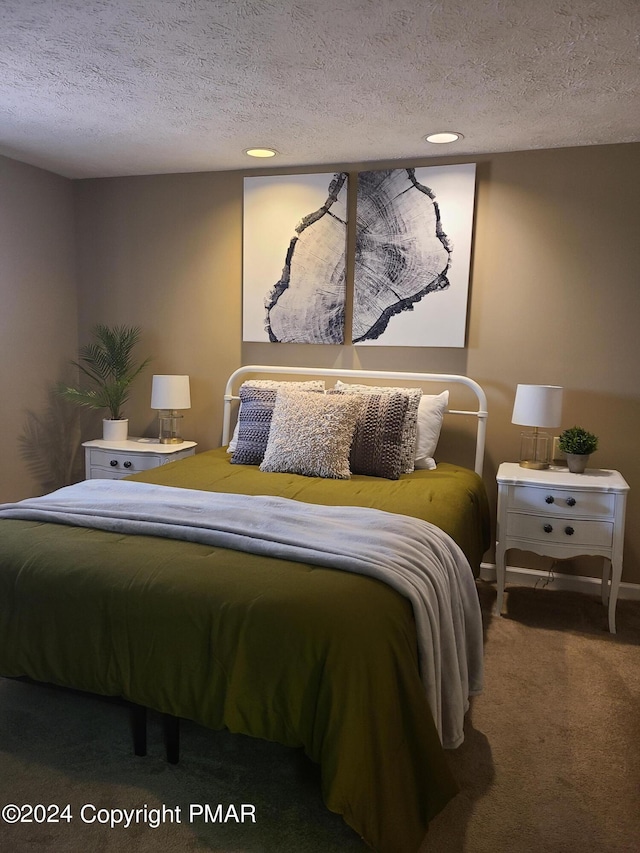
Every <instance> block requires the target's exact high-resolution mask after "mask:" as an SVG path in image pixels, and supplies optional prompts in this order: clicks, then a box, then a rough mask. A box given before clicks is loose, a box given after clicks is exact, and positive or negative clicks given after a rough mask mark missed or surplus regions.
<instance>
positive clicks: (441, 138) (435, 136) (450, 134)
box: [425, 130, 464, 145]
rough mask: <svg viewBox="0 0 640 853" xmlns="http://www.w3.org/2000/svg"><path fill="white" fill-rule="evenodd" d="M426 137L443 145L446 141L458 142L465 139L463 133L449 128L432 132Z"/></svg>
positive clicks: (429, 140)
mask: <svg viewBox="0 0 640 853" xmlns="http://www.w3.org/2000/svg"><path fill="white" fill-rule="evenodd" d="M425 139H426V140H427V142H433V143H434V144H435V145H442V144H443V143H444V142H456V141H457V140H458V139H464V136H463V135H462V134H461V133H456V132H455V131H452V130H447V131H444V132H443V133H430V134H429V136H425Z"/></svg>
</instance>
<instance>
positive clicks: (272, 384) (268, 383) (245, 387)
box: [227, 379, 324, 465]
mask: <svg viewBox="0 0 640 853" xmlns="http://www.w3.org/2000/svg"><path fill="white" fill-rule="evenodd" d="M283 386H284V387H285V388H304V389H305V390H306V391H324V379H310V380H309V381H306V382H291V381H288V380H279V379H247V380H246V381H245V382H243V383H242V385H241V386H240V398H241V400H240V408H239V410H238V418H237V420H236V425H235V428H234V430H233V435H232V436H231V441H230V442H229V445H228V447H227V453H234V452H235V451H236V449H237V447H238V436H239V434H240V419H241V417H242V397H243V391H244V392H245V393H246V396H247V398H248V399H249V400H251V399H252V398H251V395H249V394H248V391H249V389H254V388H257V389H266V390H269V391H277V390H278V388H282V387H283ZM264 396H265V395H262V397H263V398H264ZM257 397H258V395H256V398H257ZM274 405H275V394H273V400H272V403H271V410H272V411H273V406H274ZM270 421H271V418H270V417H269V422H270ZM268 432H269V429H268V425H267V435H268ZM266 445H267V440H266V437H265V441H264V447H266ZM264 447H263V449H262V454H261V455H260V459H262V455H263V454H264ZM260 459H258V460H257V462H255V463H254V464H256V465H257V464H258V463H259V462H260ZM236 461H237V462H239V461H240V459H237V460H236Z"/></svg>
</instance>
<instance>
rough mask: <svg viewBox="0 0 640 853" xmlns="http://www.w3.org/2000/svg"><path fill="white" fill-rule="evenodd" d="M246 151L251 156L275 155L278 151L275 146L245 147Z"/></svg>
mask: <svg viewBox="0 0 640 853" xmlns="http://www.w3.org/2000/svg"><path fill="white" fill-rule="evenodd" d="M244 153H245V154H248V155H249V157H275V156H276V154H277V153H278V152H277V151H276V149H275V148H245V151H244Z"/></svg>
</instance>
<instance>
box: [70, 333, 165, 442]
mask: <svg viewBox="0 0 640 853" xmlns="http://www.w3.org/2000/svg"><path fill="white" fill-rule="evenodd" d="M92 334H93V337H94V340H93V341H92V342H91V343H89V344H86V345H85V346H83V347H81V348H80V350H79V353H78V355H79V359H78V361H74V362H72V364H74V365H75V366H76V367H77V368H78V369H79V370H80V372H81V373H82V374H83V375H84V376H85V377H86V378H87V379H88V380H89V382H88V387H82V386H75V387H74V386H70V385H60V386H59V387H58V392H59V393H60V395H61V396H62V397H63V398H64V399H65V400H69V401H70V402H71V403H75V404H76V405H78V406H87V407H88V408H90V409H106V410H107V411H108V413H109V417H108V418H104V419H103V421H102V425H103V438H104V439H105V440H107V441H124V440H125V439H126V438H127V434H128V427H129V421H128V419H127V418H125V417H124V413H123V406H124V404H125V403H126V402H127V400H128V399H129V390H130V388H131V383H132V382H133V380H134V379H135V378H136V377H137V376H138V374H139V373H140V372H141V371H142V370H144V368H145V367H146V366H147V364H148V363H149V361H150V359H148V358H146V359H145V360H144V361H143V362H141V363H138V362H136V360H135V359H134V356H133V350H134V348H135V346H136V344H137V343H138V341H139V339H140V329H139V328H138V327H137V326H114V327H109V326H105V325H102V324H99V325H97V326H95V328H94V329H93V330H92Z"/></svg>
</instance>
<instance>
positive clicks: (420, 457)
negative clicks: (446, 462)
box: [414, 391, 449, 471]
mask: <svg viewBox="0 0 640 853" xmlns="http://www.w3.org/2000/svg"><path fill="white" fill-rule="evenodd" d="M448 405H449V392H448V391H443V392H442V393H441V394H435V395H428V394H423V395H422V397H421V398H420V405H419V406H418V440H417V442H416V458H415V463H414V464H415V467H416V468H422V469H427V470H430V471H432V470H433V469H434V468H435V467H436V462H435V459H434V458H433V457H434V456H435V453H436V447H437V446H438V439H439V438H440V430H441V428H442V417H443V415H444V413H445V412H446V411H447V406H448Z"/></svg>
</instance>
